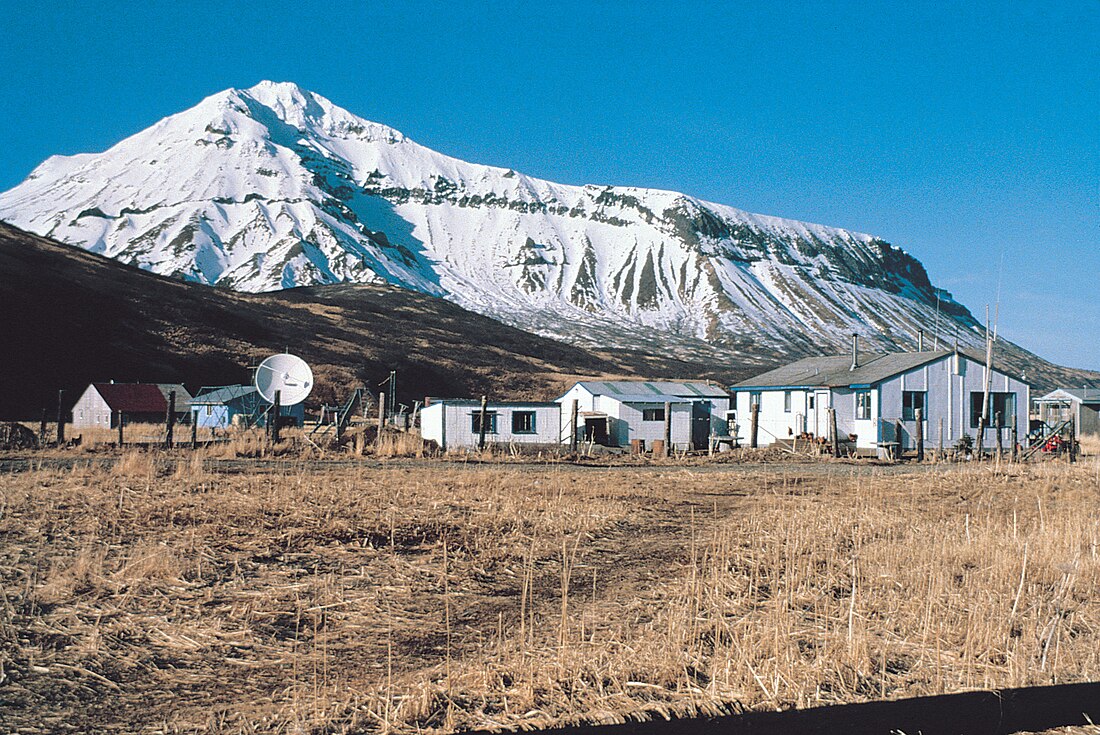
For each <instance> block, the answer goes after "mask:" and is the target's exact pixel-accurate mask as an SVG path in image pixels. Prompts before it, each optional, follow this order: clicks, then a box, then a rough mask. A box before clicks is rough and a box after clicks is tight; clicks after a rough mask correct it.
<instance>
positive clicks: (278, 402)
mask: <svg viewBox="0 0 1100 735" xmlns="http://www.w3.org/2000/svg"><path fill="white" fill-rule="evenodd" d="M282 398H283V392H282V391H279V390H277V391H275V403H274V405H272V406H271V413H272V418H271V421H270V423H271V443H272V444H278V443H279V414H280V413H281V412H282V403H283V401H282Z"/></svg>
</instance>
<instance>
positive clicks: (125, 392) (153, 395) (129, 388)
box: [92, 383, 179, 413]
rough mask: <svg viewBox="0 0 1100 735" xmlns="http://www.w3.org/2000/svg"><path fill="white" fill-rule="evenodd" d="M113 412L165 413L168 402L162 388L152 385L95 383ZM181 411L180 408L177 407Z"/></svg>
mask: <svg viewBox="0 0 1100 735" xmlns="http://www.w3.org/2000/svg"><path fill="white" fill-rule="evenodd" d="M92 385H94V386H95V389H96V390H97V391H98V392H99V395H101V396H103V400H104V401H106V402H107V405H108V406H110V408H111V410H112V411H125V412H127V413H165V412H166V411H167V410H168V402H167V401H165V400H164V394H163V393H161V392H160V388H158V387H157V386H156V385H154V384H152V383H93V384H92ZM176 409H177V410H179V406H178V405H177V406H176Z"/></svg>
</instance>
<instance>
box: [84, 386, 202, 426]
mask: <svg viewBox="0 0 1100 735" xmlns="http://www.w3.org/2000/svg"><path fill="white" fill-rule="evenodd" d="M171 392H175V394H176V421H180V422H183V421H185V420H187V419H188V418H189V417H190V410H189V408H188V403H189V402H190V400H191V394H190V393H188V392H187V389H186V388H184V387H183V386H182V385H180V384H178V383H114V382H110V383H92V384H91V385H89V386H88V387H87V388H85V389H84V392H83V393H82V394H81V395H80V398H79V399H77V402H76V405H74V406H73V427H75V428H77V429H88V428H96V427H98V428H104V429H110V428H115V427H117V426H118V421H119V417H120V416H125V419H126V423H160V422H163V421H164V416H165V414H166V413H168V395H169V394H170V393H171Z"/></svg>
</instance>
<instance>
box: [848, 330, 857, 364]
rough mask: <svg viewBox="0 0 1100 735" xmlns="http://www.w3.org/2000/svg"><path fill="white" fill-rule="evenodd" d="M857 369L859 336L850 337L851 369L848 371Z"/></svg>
mask: <svg viewBox="0 0 1100 735" xmlns="http://www.w3.org/2000/svg"><path fill="white" fill-rule="evenodd" d="M857 367H859V335H858V334H853V335H852V367H850V368H849V370H855V369H856V368H857Z"/></svg>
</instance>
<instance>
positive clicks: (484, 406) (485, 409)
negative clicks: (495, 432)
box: [477, 396, 489, 451]
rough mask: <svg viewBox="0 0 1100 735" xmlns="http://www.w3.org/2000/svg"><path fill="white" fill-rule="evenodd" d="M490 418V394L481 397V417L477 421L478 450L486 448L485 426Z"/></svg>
mask: <svg viewBox="0 0 1100 735" xmlns="http://www.w3.org/2000/svg"><path fill="white" fill-rule="evenodd" d="M488 418H489V398H488V396H482V397H481V418H480V420H479V421H478V422H477V423H478V426H477V448H478V450H479V451H480V450H483V449H485V429H486V428H488V427H486V426H485V424H486V423H487V419H488Z"/></svg>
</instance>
